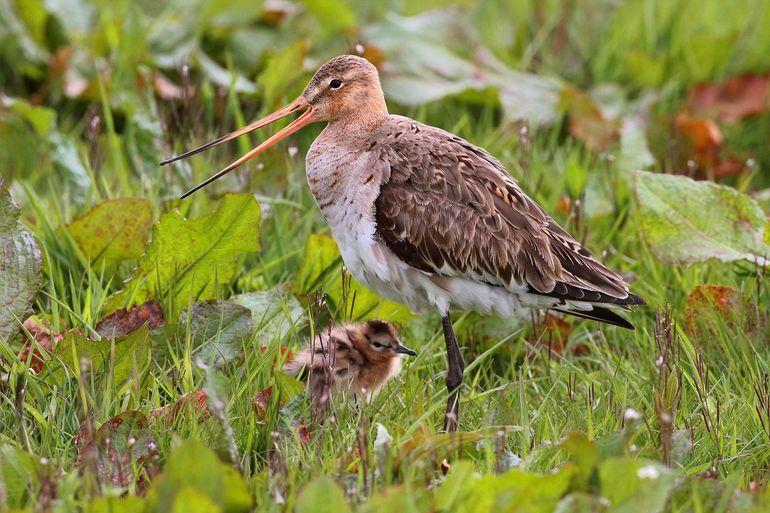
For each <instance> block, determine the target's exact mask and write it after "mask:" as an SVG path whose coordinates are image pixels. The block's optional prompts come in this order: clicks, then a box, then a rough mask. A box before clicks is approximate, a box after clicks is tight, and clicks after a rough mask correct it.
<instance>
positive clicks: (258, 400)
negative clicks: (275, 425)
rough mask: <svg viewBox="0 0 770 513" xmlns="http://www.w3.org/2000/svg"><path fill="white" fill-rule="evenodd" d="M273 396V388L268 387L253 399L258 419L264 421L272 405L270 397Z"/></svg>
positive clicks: (252, 402)
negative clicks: (270, 404)
mask: <svg viewBox="0 0 770 513" xmlns="http://www.w3.org/2000/svg"><path fill="white" fill-rule="evenodd" d="M272 395H273V387H267V388H266V389H264V390H262V391H260V392H257V394H255V395H254V397H252V398H251V404H252V405H253V406H254V412H255V413H256V414H257V417H259V418H261V419H263V418H265V415H266V413H267V407H268V404H269V403H270V396H272Z"/></svg>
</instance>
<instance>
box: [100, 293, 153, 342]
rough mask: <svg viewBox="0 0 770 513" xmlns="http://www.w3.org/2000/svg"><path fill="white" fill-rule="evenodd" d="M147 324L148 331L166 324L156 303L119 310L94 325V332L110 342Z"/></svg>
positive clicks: (148, 302) (149, 302)
mask: <svg viewBox="0 0 770 513" xmlns="http://www.w3.org/2000/svg"><path fill="white" fill-rule="evenodd" d="M145 323H147V324H148V325H149V328H150V329H155V328H159V327H161V326H163V325H165V324H166V320H165V319H164V318H163V309H162V308H161V306H160V303H158V302H157V301H147V302H146V303H143V304H141V305H135V306H132V307H131V308H130V309H128V310H126V309H125V308H121V309H120V310H117V311H115V312H113V313H111V314H110V315H108V316H107V317H105V318H104V319H102V320H101V321H99V322H98V323H97V324H96V332H97V333H99V335H101V336H102V337H105V338H108V339H110V340H112V339H115V338H118V337H123V336H126V335H128V334H129V333H133V332H134V331H136V330H138V329H139V328H141V327H142V325H143V324H145Z"/></svg>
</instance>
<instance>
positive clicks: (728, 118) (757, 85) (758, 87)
mask: <svg viewBox="0 0 770 513" xmlns="http://www.w3.org/2000/svg"><path fill="white" fill-rule="evenodd" d="M768 109H770V74H764V75H740V76H737V77H732V78H730V79H729V80H727V81H725V82H722V83H721V84H698V85H696V86H694V87H693V88H692V89H691V90H690V92H689V95H688V98H687V110H688V112H690V114H691V115H692V116H694V117H699V118H708V119H713V120H715V121H717V122H724V123H735V122H737V121H740V120H741V119H743V118H745V117H748V116H753V115H756V114H761V113H762V112H764V111H766V110H768Z"/></svg>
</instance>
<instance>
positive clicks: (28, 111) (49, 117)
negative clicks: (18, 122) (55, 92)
mask: <svg viewBox="0 0 770 513" xmlns="http://www.w3.org/2000/svg"><path fill="white" fill-rule="evenodd" d="M0 108H7V109H10V110H12V111H13V112H15V113H16V114H17V115H18V116H19V117H21V118H22V119H23V120H25V121H26V122H27V123H29V124H30V125H32V127H33V128H34V129H35V133H36V134H37V135H38V136H40V137H45V136H46V135H48V132H49V131H50V130H51V129H52V128H54V126H55V125H56V112H55V111H54V110H53V109H49V108H48V107H40V106H36V105H32V104H30V103H29V102H27V101H26V100H22V99H19V98H11V97H10V96H4V95H0Z"/></svg>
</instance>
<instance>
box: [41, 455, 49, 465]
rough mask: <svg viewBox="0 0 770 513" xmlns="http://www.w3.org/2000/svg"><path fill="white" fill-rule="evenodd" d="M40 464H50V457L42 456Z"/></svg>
mask: <svg viewBox="0 0 770 513" xmlns="http://www.w3.org/2000/svg"><path fill="white" fill-rule="evenodd" d="M40 464H41V465H48V458H46V457H43V458H40Z"/></svg>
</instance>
